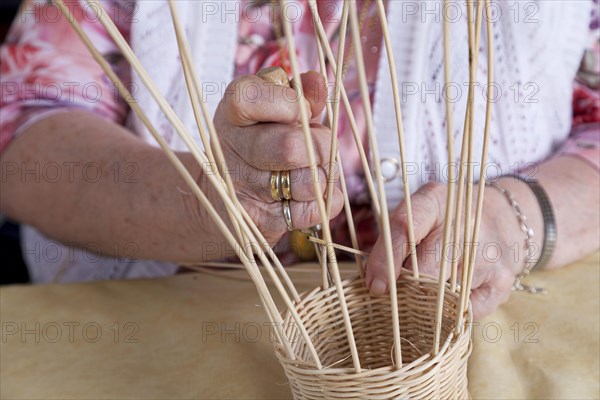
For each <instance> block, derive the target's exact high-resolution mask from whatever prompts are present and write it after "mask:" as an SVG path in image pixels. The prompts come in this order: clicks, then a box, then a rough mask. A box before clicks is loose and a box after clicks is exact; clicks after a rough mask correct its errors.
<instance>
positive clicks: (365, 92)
mask: <svg viewBox="0 0 600 400" xmlns="http://www.w3.org/2000/svg"><path fill="white" fill-rule="evenodd" d="M350 30H351V32H352V42H353V44H354V55H355V57H356V69H357V75H358V81H359V84H360V94H361V97H362V103H363V107H364V111H365V118H366V122H367V134H368V135H369V141H370V142H371V144H372V146H371V153H372V156H373V169H374V173H375V179H376V180H377V190H378V192H379V193H378V194H379V205H380V209H381V228H382V229H381V230H382V235H383V241H384V245H385V261H384V262H385V263H386V265H387V269H388V280H389V282H388V283H389V289H390V292H389V295H390V305H391V309H392V327H393V333H394V360H395V367H396V368H397V369H399V368H402V348H401V339H400V319H399V315H398V298H397V293H396V270H395V268H394V248H393V244H392V233H391V228H390V218H389V212H388V206H387V198H386V194H385V187H384V183H383V176H382V175H381V170H380V168H381V164H380V157H379V146H378V144H377V138H376V137H375V127H374V123H373V113H372V111H371V96H370V95H369V88H368V86H367V74H366V71H365V60H364V57H363V52H362V42H361V36H360V30H359V26H358V17H357V9H356V3H355V2H353V1H351V2H350Z"/></svg>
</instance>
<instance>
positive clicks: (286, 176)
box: [279, 171, 292, 200]
mask: <svg viewBox="0 0 600 400" xmlns="http://www.w3.org/2000/svg"><path fill="white" fill-rule="evenodd" d="M279 179H280V182H279V188H280V189H281V197H283V198H284V199H286V200H291V199H292V182H291V180H290V171H281V173H280V174H279Z"/></svg>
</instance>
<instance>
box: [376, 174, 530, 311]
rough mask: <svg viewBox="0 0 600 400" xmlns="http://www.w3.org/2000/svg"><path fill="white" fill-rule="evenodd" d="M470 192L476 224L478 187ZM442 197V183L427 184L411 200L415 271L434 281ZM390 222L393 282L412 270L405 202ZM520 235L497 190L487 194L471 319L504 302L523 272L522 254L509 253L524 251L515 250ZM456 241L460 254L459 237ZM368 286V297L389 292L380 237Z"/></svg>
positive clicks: (391, 216) (438, 266) (443, 205)
mask: <svg viewBox="0 0 600 400" xmlns="http://www.w3.org/2000/svg"><path fill="white" fill-rule="evenodd" d="M473 189H474V190H473V199H474V200H473V215H472V218H471V222H472V223H473V222H474V219H475V205H476V203H475V200H476V197H477V186H476V185H475V186H474V188H473ZM446 193H447V186H446V185H445V184H441V183H428V184H426V185H424V186H423V187H421V188H420V189H419V190H418V191H417V192H416V193H415V194H413V195H412V196H411V200H412V214H413V221H414V228H415V241H416V243H417V259H418V264H419V272H420V273H421V274H427V275H431V276H434V277H436V279H437V277H438V273H439V268H440V265H441V261H442V258H441V257H442V254H441V253H442V251H441V249H442V238H443V230H444V212H445V207H446ZM390 222H391V232H392V242H393V248H394V263H395V265H394V267H395V274H396V279H398V276H399V274H400V268H402V267H404V268H406V269H409V270H412V263H411V259H410V257H409V249H410V247H409V245H408V243H409V240H408V228H407V214H406V207H405V203H404V202H403V203H401V204H400V205H399V206H398V207H397V208H396V210H394V212H393V213H391V215H390ZM519 234H520V235H519ZM522 236H523V233H522V232H520V231H519V226H518V223H517V221H516V217H515V215H514V213H513V211H512V209H511V207H510V206H509V204H508V202H507V201H506V199H505V198H504V197H503V196H502V194H501V193H500V192H498V191H497V190H486V191H485V197H484V207H483V214H482V221H481V228H480V235H479V240H478V247H477V251H476V259H475V269H474V273H473V284H472V292H471V301H472V304H473V313H474V318H475V319H481V318H483V317H485V316H486V315H488V314H490V313H491V312H492V311H494V310H495V309H496V308H497V307H498V306H499V305H500V304H502V303H503V302H505V301H506V300H507V299H508V297H509V295H510V292H511V288H512V285H513V282H514V280H515V275H517V274H518V273H519V272H521V271H522V269H523V260H522V257H520V256H521V255H522V252H520V253H516V254H515V253H514V251H511V249H515V248H517V249H521V248H522V247H513V244H514V242H518V243H519V245H520V246H522V244H523V240H524V239H523V238H522ZM515 238H517V239H515ZM460 241H461V245H460V249H461V251H462V249H463V246H462V232H461V236H460ZM457 247H458V246H457ZM516 255H519V257H517V256H516ZM458 256H459V257H460V258H459V262H458V268H459V272H458V274H459V275H460V271H461V269H462V254H458ZM446 257H448V258H449V262H448V263H447V264H448V270H447V271H446V276H447V277H450V265H451V257H452V255H447V256H446ZM459 278H460V277H459ZM366 282H367V286H368V287H369V288H370V290H371V293H373V294H375V295H381V294H383V293H385V292H387V291H388V288H389V285H388V282H389V280H388V270H387V267H386V255H385V245H384V241H383V237H381V236H380V237H379V239H378V240H377V242H376V244H375V246H374V247H373V250H372V252H371V255H370V256H369V260H368V262H367V265H366ZM459 283H460V281H459Z"/></svg>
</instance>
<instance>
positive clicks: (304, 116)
mask: <svg viewBox="0 0 600 400" xmlns="http://www.w3.org/2000/svg"><path fill="white" fill-rule="evenodd" d="M281 4H282V6H283V7H282V8H283V9H284V10H285V9H287V5H288V0H281ZM282 20H283V28H284V32H285V35H286V37H287V39H288V54H289V59H290V65H291V67H292V72H293V75H294V81H295V82H296V85H295V86H296V92H297V94H298V99H299V100H300V101H301V100H303V99H304V94H303V89H302V81H301V79H300V71H299V66H298V58H297V55H296V43H295V40H294V35H293V32H292V25H291V23H290V21H289V20H288V19H287V18H286V16H285V15H284V16H283V18H282ZM300 119H301V121H302V132H303V134H304V143H305V145H306V155H307V157H308V160H309V163H310V170H311V173H312V178H313V188H314V191H315V193H320V192H321V191H320V187H319V180H318V179H319V173H318V170H317V162H316V156H315V149H314V145H313V142H312V136H311V132H310V121H309V119H308V113H307V110H306V109H305V108H304V107H300ZM316 201H317V206H318V209H319V215H320V218H321V221H322V224H321V225H322V227H323V236H324V239H325V241H326V242H327V246H326V247H327V256H328V258H329V265H330V266H331V272H332V275H333V280H334V283H335V286H336V290H337V293H338V297H339V300H340V308H341V311H342V317H343V319H344V325H345V328H346V336H347V337H348V344H349V347H350V353H351V354H352V363H353V365H354V369H355V370H356V372H361V367H360V359H359V357H358V350H357V348H356V341H355V340H354V333H353V330H352V322H351V321H350V313H349V311H348V304H347V303H346V296H345V294H344V287H343V285H342V279H341V276H340V271H339V268H338V264H337V259H336V256H335V250H334V249H333V247H331V246H330V245H329V244H330V243H331V241H332V240H331V231H330V230H329V221H328V220H327V219H326V218H327V210H326V209H325V202H324V200H323V197H322V196H319V195H317V197H316Z"/></svg>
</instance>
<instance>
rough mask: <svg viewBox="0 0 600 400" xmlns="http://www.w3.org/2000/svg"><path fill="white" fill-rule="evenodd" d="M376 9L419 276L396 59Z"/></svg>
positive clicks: (412, 255) (415, 273) (382, 11)
mask: <svg viewBox="0 0 600 400" xmlns="http://www.w3.org/2000/svg"><path fill="white" fill-rule="evenodd" d="M377 11H378V12H379V20H380V21H381V31H382V33H383V42H384V43H385V51H386V53H387V59H388V64H389V69H390V79H391V81H392V94H393V97H394V111H395V115H396V128H397V131H398V145H399V147H400V167H401V170H402V181H403V182H402V183H403V185H402V186H403V188H404V204H405V206H406V219H407V225H408V241H409V246H410V259H411V262H412V269H413V277H415V278H418V277H419V265H418V260H417V243H416V241H415V226H414V223H413V215H412V202H411V198H410V185H409V183H408V178H407V173H406V145H405V143H406V140H405V139H404V125H403V123H402V107H401V106H400V94H399V91H398V86H399V85H398V75H397V73H396V61H395V60H394V53H393V51H392V39H391V38H390V30H389V28H388V23H387V18H386V15H385V7H384V5H383V0H377Z"/></svg>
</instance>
